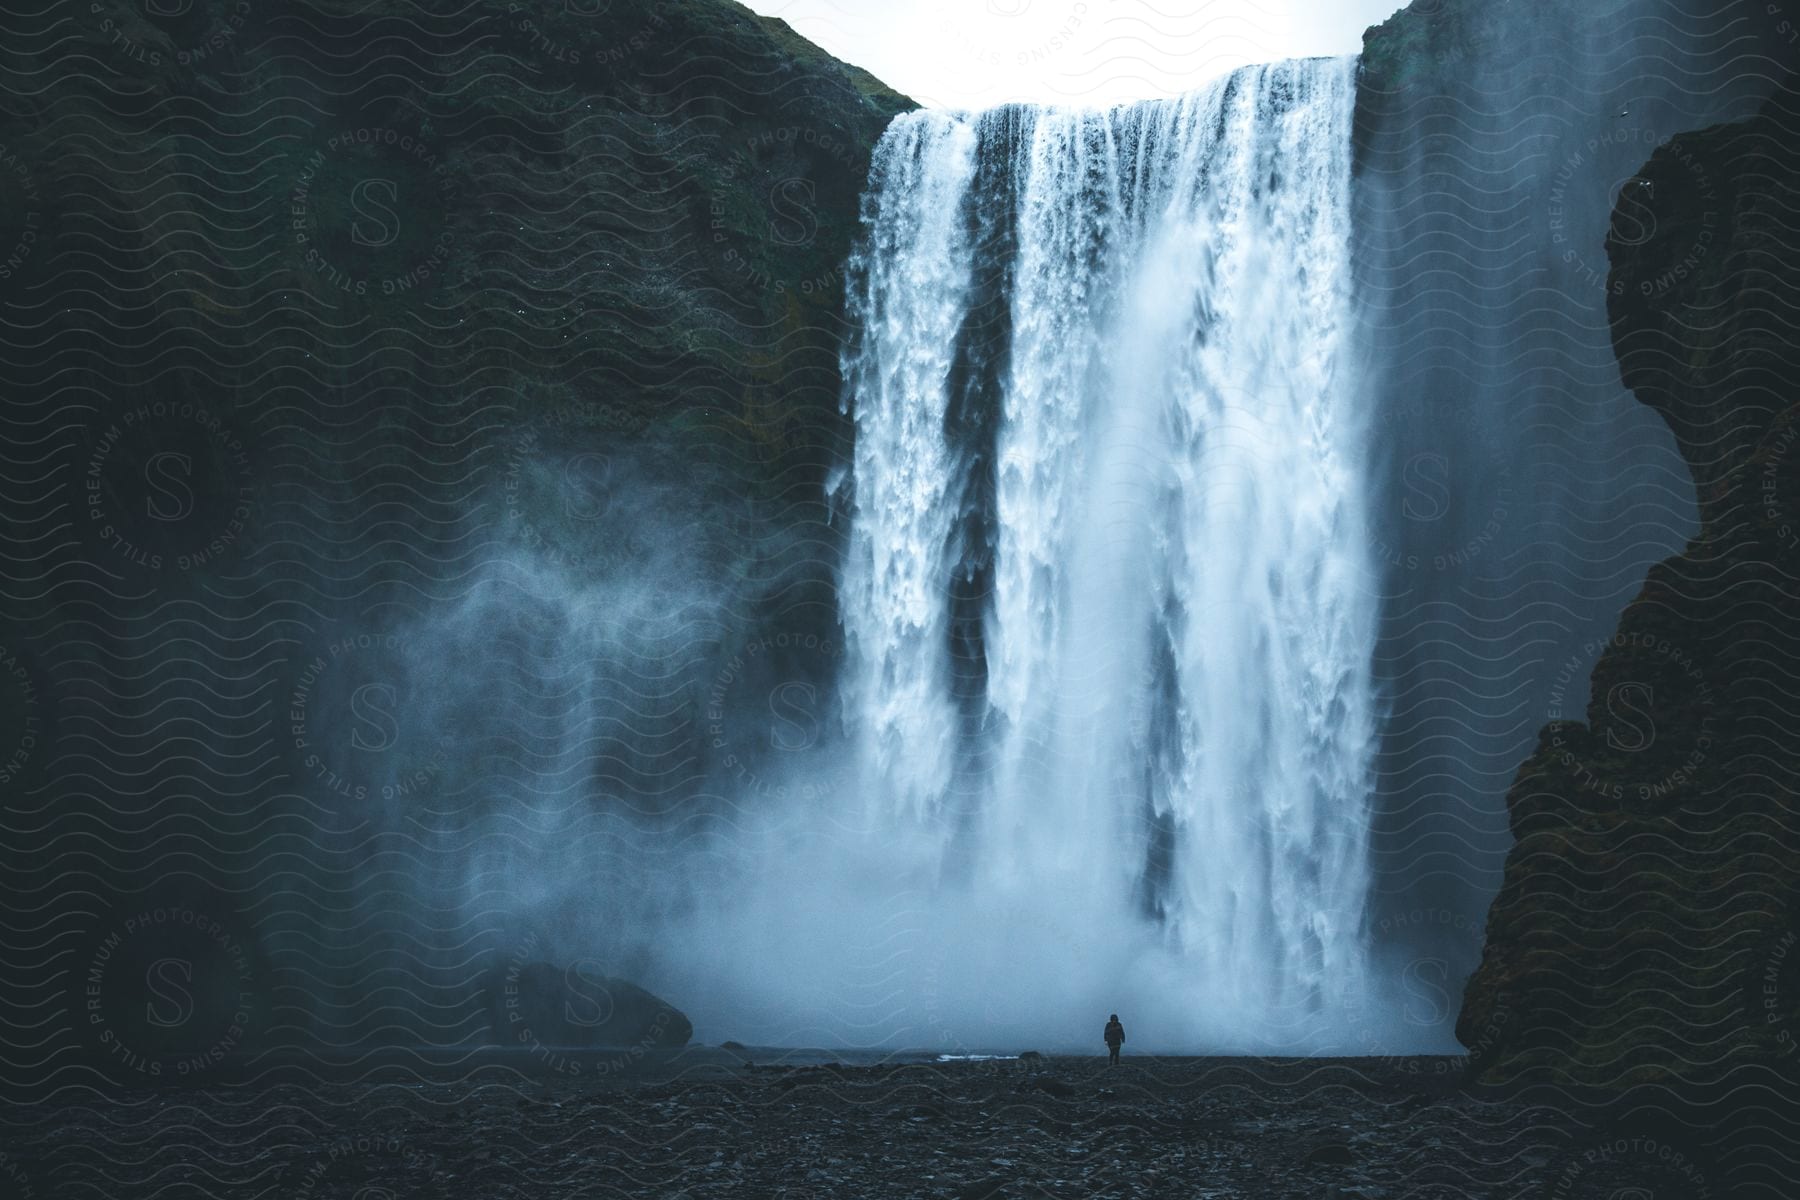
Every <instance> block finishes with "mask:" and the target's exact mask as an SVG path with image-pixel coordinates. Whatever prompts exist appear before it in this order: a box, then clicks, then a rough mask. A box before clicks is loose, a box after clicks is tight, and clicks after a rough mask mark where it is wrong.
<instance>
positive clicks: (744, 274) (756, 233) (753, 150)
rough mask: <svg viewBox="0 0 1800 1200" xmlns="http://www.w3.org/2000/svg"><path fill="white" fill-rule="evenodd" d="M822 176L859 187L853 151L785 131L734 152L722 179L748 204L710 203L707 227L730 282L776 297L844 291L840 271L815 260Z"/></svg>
mask: <svg viewBox="0 0 1800 1200" xmlns="http://www.w3.org/2000/svg"><path fill="white" fill-rule="evenodd" d="M829 171H837V172H840V173H841V174H842V175H843V177H844V178H845V179H846V180H856V181H857V183H858V184H860V179H858V178H857V177H858V176H859V175H860V173H861V168H860V165H859V162H858V159H857V154H856V151H855V149H854V148H853V147H852V146H851V145H850V143H849V142H847V141H846V140H845V139H844V138H843V137H841V136H840V135H838V134H835V133H832V132H829V131H826V130H821V129H815V128H813V127H812V126H808V125H787V126H783V127H781V128H779V129H772V130H767V131H765V132H763V133H760V134H757V135H756V136H754V137H750V138H745V139H743V140H742V141H740V142H739V143H738V144H737V146H736V147H735V148H734V149H733V151H732V155H731V167H730V170H729V172H728V175H727V177H728V178H729V179H730V180H731V181H732V184H733V188H734V190H740V189H741V190H744V191H746V192H747V194H748V196H749V198H750V200H751V202H752V203H751V205H750V207H749V209H748V211H747V213H745V212H740V209H741V208H742V207H743V206H742V204H741V202H740V201H739V200H738V199H736V198H735V197H734V196H732V195H726V194H721V195H717V196H715V197H714V198H713V200H712V202H711V204H710V206H709V213H708V223H707V226H708V233H709V236H710V237H711V239H712V244H713V248H714V252H715V253H716V254H717V255H718V256H719V260H720V261H721V262H722V263H723V264H724V266H725V268H726V270H727V271H729V272H730V273H731V274H732V276H733V277H735V278H738V279H742V280H744V281H746V282H748V283H749V284H751V285H752V286H754V287H759V288H763V289H765V290H769V291H773V292H775V293H777V294H783V295H785V294H790V293H791V294H795V295H799V296H806V297H814V296H817V297H827V298H828V297H832V296H835V295H836V294H837V292H838V291H839V290H840V289H841V288H842V287H843V284H844V273H843V265H842V264H841V263H839V262H837V261H835V258H834V259H833V260H831V261H826V260H824V259H822V258H821V256H820V255H819V254H818V253H815V252H816V251H820V250H821V249H822V247H821V246H820V244H819V237H820V234H821V232H822V231H823V229H824V226H823V224H822V222H821V220H820V212H821V197H820V195H819V181H820V175H821V173H822V172H829ZM852 186H855V185H852ZM771 245H772V246H775V247H777V248H778V249H777V251H776V252H775V253H774V254H772V255H765V254H762V253H760V252H754V250H752V251H751V252H746V251H747V249H748V248H757V247H763V246H771ZM796 268H797V269H796Z"/></svg>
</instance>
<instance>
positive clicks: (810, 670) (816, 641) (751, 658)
mask: <svg viewBox="0 0 1800 1200" xmlns="http://www.w3.org/2000/svg"><path fill="white" fill-rule="evenodd" d="M843 655H844V647H843V643H842V642H841V641H840V640H838V639H836V638H832V637H829V636H826V635H823V634H817V633H806V632H797V631H795V632H782V633H771V634H764V635H762V636H759V637H756V638H752V639H751V640H750V641H748V642H746V643H744V644H743V645H742V646H739V647H738V648H737V649H736V650H735V651H733V652H732V653H731V654H730V655H729V656H728V657H727V658H726V659H725V662H724V664H723V665H722V666H721V667H720V668H719V670H718V671H717V672H716V673H715V674H714V676H713V678H712V681H711V682H710V684H709V685H708V686H707V689H706V706H705V736H706V744H707V746H708V747H709V748H710V750H711V751H712V754H713V761H714V763H715V764H716V766H717V768H718V769H719V771H720V773H721V775H722V777H723V785H724V786H725V787H727V788H729V789H731V791H732V793H733V794H734V795H737V796H740V797H741V796H762V797H770V798H774V799H779V800H787V799H802V800H818V799H832V798H836V797H840V796H843V795H844V794H845V791H846V788H847V786H848V783H849V778H848V774H847V772H846V771H845V770H843V769H842V768H840V767H839V766H837V765H836V762H835V760H834V759H832V758H830V756H828V755H826V756H822V755H821V748H822V746H823V743H824V740H825V734H826V731H827V729H828V728H829V719H830V713H829V709H828V706H829V705H830V703H831V699H830V687H831V683H832V681H833V680H834V679H835V678H836V677H837V674H838V671H839V669H840V668H841V666H842V663H843Z"/></svg>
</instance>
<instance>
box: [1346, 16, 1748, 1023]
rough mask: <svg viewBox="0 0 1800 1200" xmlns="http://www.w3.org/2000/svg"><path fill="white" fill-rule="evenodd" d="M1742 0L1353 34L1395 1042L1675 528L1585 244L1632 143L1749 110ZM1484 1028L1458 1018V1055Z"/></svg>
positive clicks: (1466, 922)
mask: <svg viewBox="0 0 1800 1200" xmlns="http://www.w3.org/2000/svg"><path fill="white" fill-rule="evenodd" d="M1765 7H1766V6H1765V5H1763V4H1761V3H1749V2H1745V0H1734V2H1731V3H1725V4H1704V5H1684V4H1681V3H1670V2H1665V0H1612V2H1603V3H1596V4H1581V5H1568V4H1553V3H1539V2H1536V0H1504V2H1475V0H1424V2H1421V3H1415V4H1412V5H1410V6H1409V7H1407V8H1406V9H1404V10H1402V11H1400V12H1398V13H1396V14H1395V15H1394V16H1393V17H1392V18H1391V19H1389V20H1388V21H1386V22H1384V23H1383V24H1381V25H1379V26H1377V27H1375V28H1372V29H1370V30H1369V31H1368V33H1367V35H1366V38H1365V43H1364V53H1363V59H1362V74H1361V79H1360V90H1359V96H1358V111H1357V134H1356V154H1357V159H1356V163H1357V211H1356V219H1355V226H1354V227H1355V229H1356V232H1357V237H1358V244H1357V246H1356V253H1357V260H1358V263H1359V268H1358V284H1359V287H1360V289H1361V295H1360V297H1359V300H1360V307H1361V310H1362V312H1363V313H1364V327H1365V336H1366V340H1367V344H1368V346H1369V348H1370V361H1369V380H1370V386H1371V389H1372V393H1373V394H1372V396H1371V400H1370V408H1371V413H1372V419H1373V420H1374V421H1375V422H1376V428H1375V442H1376V446H1377V450H1378V453H1379V454H1380V455H1381V461H1380V462H1379V463H1378V466H1377V469H1378V471H1379V472H1380V474H1379V475H1378V480H1377V488H1378V490H1377V494H1376V497H1375V506H1374V512H1373V517H1374V521H1375V524H1376V531H1377V537H1378V538H1379V540H1380V543H1381V544H1380V547H1379V550H1380V553H1381V555H1382V560H1383V562H1384V563H1385V579H1384V593H1385V596H1384V608H1383V623H1382V628H1381V640H1380V643H1379V644H1378V647H1377V652H1376V659H1377V665H1378V670H1379V673H1380V677H1381V678H1382V680H1383V682H1384V684H1385V686H1386V689H1387V693H1388V697H1389V700H1390V706H1391V711H1392V716H1391V718H1390V720H1389V722H1388V726H1387V733H1386V736H1385V738H1384V741H1383V746H1382V755H1381V760H1380V767H1381V795H1380V799H1379V808H1380V817H1379V821H1380V823H1379V825H1378V827H1377V829H1376V830H1375V831H1374V834H1375V836H1374V839H1373V846H1374V850H1375V854H1376V868H1377V877H1378V879H1379V880H1380V881H1381V884H1380V891H1379V894H1378V895H1377V896H1376V897H1375V900H1374V904H1373V908H1372V926H1373V933H1374V936H1375V938H1376V940H1377V943H1378V945H1377V950H1378V953H1379V954H1381V955H1382V956H1384V958H1385V959H1387V960H1388V967H1389V969H1390V971H1391V974H1392V975H1393V976H1394V977H1397V978H1399V979H1401V980H1403V981H1404V982H1403V984H1402V985H1401V987H1402V990H1403V993H1404V999H1403V1000H1402V1001H1400V1002H1397V1007H1399V1008H1400V1009H1401V1011H1402V1012H1403V1014H1404V1016H1405V1018H1406V1020H1407V1022H1408V1023H1409V1025H1410V1026H1413V1027H1415V1028H1416V1041H1415V1043H1414V1048H1418V1049H1425V1048H1434V1047H1435V1048H1441V1049H1443V1050H1445V1051H1450V1050H1453V1049H1454V1048H1455V1047H1456V1041H1455V1039H1454V1037H1453V1026H1454V1025H1455V1023H1456V1019H1457V1009H1458V1004H1457V999H1456V997H1457V995H1458V994H1459V993H1460V992H1461V990H1462V985H1463V983H1464V981H1465V980H1466V978H1467V977H1468V975H1469V974H1470V973H1471V972H1472V971H1473V970H1474V969H1475V967H1476V965H1477V963H1478V961H1479V958H1480V954H1481V937H1482V930H1483V926H1484V923H1485V915H1486V913H1487V911H1488V908H1489V906H1490V904H1491V903H1492V901H1493V898H1494V897H1495V895H1496V894H1498V892H1499V890H1500V887H1501V885H1502V883H1503V880H1504V879H1505V867H1506V862H1507V855H1508V853H1509V852H1510V851H1511V849H1512V846H1513V842H1514V831H1513V829H1512V826H1511V823H1510V821H1509V816H1508V808H1507V803H1506V793H1507V790H1508V787H1509V785H1510V783H1511V782H1512V780H1513V777H1514V775H1515V773H1516V772H1517V770H1518V766H1519V763H1520V762H1521V761H1522V760H1524V759H1525V758H1526V757H1527V756H1528V755H1530V754H1531V753H1532V751H1533V748H1534V747H1535V746H1536V744H1537V741H1538V734H1539V730H1540V729H1541V728H1542V727H1543V726H1544V725H1545V724H1546V722H1549V721H1555V720H1558V719H1561V718H1568V717H1574V716H1578V715H1580V714H1581V713H1582V712H1583V711H1584V709H1585V707H1586V705H1587V702H1588V690H1589V685H1588V678H1589V675H1590V673H1591V672H1592V670H1593V666H1594V663H1595V661H1596V659H1597V658H1598V657H1599V654H1600V649H1601V647H1602V646H1603V645H1604V644H1605V643H1606V641H1607V640H1608V638H1610V637H1611V635H1612V633H1613V632H1614V628H1615V626H1616V624H1617V622H1618V615H1619V612H1620V611H1621V610H1622V609H1623V608H1624V607H1625V606H1626V605H1627V604H1629V603H1630V602H1631V600H1632V598H1633V597H1634V596H1635V595H1636V594H1637V593H1638V591H1639V589H1640V588H1641V586H1642V583H1643V579H1644V575H1645V572H1646V571H1647V570H1649V569H1650V568H1651V567H1652V565H1653V564H1655V563H1657V562H1659V561H1661V560H1662V559H1664V558H1667V557H1668V556H1669V555H1671V554H1674V553H1677V552H1679V551H1680V550H1681V548H1682V547H1683V546H1684V545H1685V544H1686V543H1687V541H1688V539H1689V538H1691V537H1692V536H1694V534H1695V533H1696V532H1697V529H1698V522H1697V515H1698V514H1697V512H1696V506H1695V497H1694V492H1693V483H1692V481H1691V479H1690V475H1689V470H1688V467H1687V465H1686V463H1685V462H1684V459H1683V452H1682V447H1681V446H1680V445H1679V443H1678V441H1677V439H1676V438H1675V437H1673V436H1672V435H1671V433H1670V430H1669V428H1668V426H1667V425H1666V424H1665V422H1664V421H1663V420H1661V419H1660V418H1659V417H1658V415H1657V414H1656V413H1654V412H1652V411H1651V410H1650V409H1648V408H1646V407H1645V406H1643V405H1641V404H1638V403H1637V402H1636V401H1635V400H1634V399H1633V398H1632V396H1631V394H1630V393H1629V391H1628V390H1627V389H1626V387H1625V385H1624V384H1623V383H1622V381H1621V379H1620V376H1619V371H1618V367H1617V363H1616V358H1615V354H1614V349H1613V335H1612V330H1611V328H1610V324H1609V319H1608V312H1607V307H1608V304H1609V302H1610V300H1611V299H1612V291H1613V285H1612V284H1611V283H1609V280H1608V264H1607V261H1606V251H1605V244H1606V239H1607V236H1608V232H1609V222H1610V220H1611V218H1610V214H1611V213H1612V212H1613V210H1614V207H1615V205H1616V204H1618V203H1620V202H1621V197H1624V198H1625V201H1624V202H1625V203H1626V204H1627V205H1629V206H1631V207H1630V209H1629V211H1630V212H1631V213H1636V212H1637V211H1638V210H1637V208H1636V207H1635V206H1636V204H1637V202H1638V198H1639V197H1638V193H1639V192H1641V190H1642V189H1639V188H1636V187H1633V186H1630V185H1631V181H1632V180H1633V179H1634V178H1635V177H1636V176H1637V174H1638V171H1639V168H1640V166H1641V164H1642V163H1643V161H1644V159H1645V158H1646V157H1648V156H1649V155H1650V153H1651V152H1652V151H1653V150H1654V149H1655V148H1656V147H1658V146H1661V145H1664V144H1666V143H1668V142H1669V140H1670V139H1671V138H1673V137H1674V136H1675V135H1677V134H1679V133H1682V132H1684V131H1687V130H1691V129H1694V128H1698V127H1703V126H1707V125H1710V124H1714V123H1717V122H1721V121H1730V120H1737V119H1742V118H1746V117H1749V116H1752V115H1754V114H1755V112H1756V111H1757V109H1758V107H1759V106H1760V104H1761V103H1762V100H1763V98H1764V96H1765V95H1766V94H1767V92H1768V90H1769V88H1770V87H1771V86H1772V81H1771V77H1772V76H1773V75H1775V74H1777V73H1778V72H1779V69H1780V68H1779V55H1780V47H1779V46H1778V45H1777V44H1776V43H1775V42H1774V41H1773V40H1772V36H1771V35H1772V33H1773V30H1772V27H1771V25H1770V24H1769V22H1770V21H1771V20H1772V18H1770V17H1769V16H1768V14H1767V13H1766V11H1765ZM1697 80H1703V81H1705V86H1698V85H1697V84H1696V82H1695V81H1697ZM1639 233H1641V229H1640V230H1639ZM1626 236H1637V235H1636V234H1631V233H1627V234H1626ZM1503 1032H1504V1031H1503V1030H1501V1029H1499V1028H1494V1029H1489V1028H1487V1027H1486V1025H1485V1024H1477V1025H1474V1026H1469V1025H1468V1024H1467V1023H1466V1022H1465V1025H1464V1027H1463V1035H1464V1037H1465V1038H1467V1039H1468V1043H1469V1045H1470V1046H1471V1047H1472V1048H1475V1049H1477V1050H1479V1051H1480V1052H1482V1053H1485V1052H1486V1051H1487V1049H1488V1048H1489V1043H1490V1042H1491V1041H1492V1040H1493V1039H1494V1038H1497V1037H1499V1036H1501V1035H1502V1033H1503ZM1434 1036H1435V1037H1436V1038H1441V1040H1434Z"/></svg>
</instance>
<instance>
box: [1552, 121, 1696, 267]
mask: <svg viewBox="0 0 1800 1200" xmlns="http://www.w3.org/2000/svg"><path fill="white" fill-rule="evenodd" d="M1628 115H1629V113H1619V114H1617V116H1618V117H1619V118H1623V117H1625V116H1628ZM1673 141H1674V138H1673V137H1672V136H1670V135H1665V134H1659V133H1657V132H1655V131H1654V130H1651V129H1647V128H1644V127H1642V126H1636V125H1628V126H1623V127H1620V128H1616V129H1609V130H1607V131H1606V132H1605V133H1601V134H1596V135H1594V136H1593V137H1590V138H1588V139H1586V140H1585V141H1583V142H1582V143H1581V144H1580V145H1578V146H1576V147H1574V148H1573V149H1572V150H1570V151H1569V152H1568V154H1567V155H1565V156H1564V158H1563V161H1562V163H1561V165H1560V166H1559V167H1558V168H1557V170H1556V173H1555V175H1554V176H1553V177H1552V178H1551V181H1550V197H1549V206H1548V211H1549V232H1550V246H1551V250H1552V252H1553V253H1554V254H1555V255H1556V257H1557V259H1558V261H1560V262H1561V263H1562V264H1563V265H1564V266H1565V267H1568V268H1570V269H1571V270H1572V271H1573V273H1574V276H1575V279H1576V281H1577V282H1578V283H1579V284H1580V285H1581V286H1583V287H1584V288H1589V289H1592V290H1594V291H1597V292H1599V293H1601V294H1604V295H1613V296H1620V295H1623V294H1624V293H1625V292H1626V290H1627V285H1626V283H1625V281H1624V280H1613V279H1610V278H1609V274H1610V264H1609V263H1608V262H1607V260H1606V246H1605V245H1602V244H1600V243H1598V242H1595V243H1594V244H1591V245H1590V244H1589V239H1588V238H1587V236H1586V235H1585V234H1584V233H1583V232H1582V231H1581V230H1579V229H1577V228H1576V224H1575V223H1576V221H1577V220H1578V215H1577V214H1579V213H1582V212H1585V211H1586V205H1585V203H1584V200H1585V197H1584V196H1583V195H1582V194H1581V192H1580V190H1579V188H1578V185H1579V184H1580V183H1581V182H1582V181H1583V179H1584V178H1585V177H1588V176H1591V174H1592V173H1593V172H1595V171H1598V170H1602V169H1604V163H1605V161H1606V160H1607V159H1608V158H1609V157H1610V154H1609V152H1610V151H1612V150H1614V149H1616V148H1619V147H1641V148H1642V154H1641V155H1639V156H1637V161H1636V162H1634V163H1633V164H1632V165H1631V167H1630V169H1629V173H1628V174H1626V175H1624V176H1623V177H1621V178H1618V179H1616V180H1614V181H1613V182H1612V184H1611V186H1610V187H1609V189H1608V192H1607V195H1608V197H1609V199H1610V200H1611V202H1612V207H1611V209H1610V210H1609V212H1610V216H1609V217H1608V222H1609V224H1608V228H1607V231H1606V238H1605V241H1606V243H1607V244H1610V245H1619V246H1627V247H1639V246H1647V245H1649V244H1650V243H1651V242H1652V241H1654V240H1656V238H1657V235H1658V234H1659V232H1661V230H1662V226H1663V217H1662V215H1661V214H1662V213H1663V212H1664V211H1665V210H1666V209H1667V208H1668V200H1669V197H1667V196H1666V195H1665V196H1663V197H1658V195H1657V193H1656V187H1657V185H1656V183H1655V182H1654V181H1652V180H1651V179H1648V178H1645V177H1644V175H1643V166H1644V164H1645V162H1647V161H1648V160H1649V159H1650V158H1651V157H1652V156H1653V155H1654V154H1655V153H1656V152H1657V151H1660V150H1663V149H1666V148H1667V147H1669V146H1670V145H1671V144H1672V142H1673ZM1665 157H1666V158H1672V160H1673V161H1674V162H1676V163H1678V164H1679V165H1680V166H1681V167H1682V169H1683V170H1684V171H1685V172H1686V173H1687V176H1688V186H1689V188H1691V189H1692V190H1691V192H1690V197H1691V196H1694V195H1697V196H1699V197H1700V199H1701V201H1702V202H1703V205H1704V207H1703V208H1702V209H1701V211H1700V214H1699V222H1698V227H1697V228H1696V230H1695V231H1694V234H1693V238H1692V240H1691V243H1690V244H1688V245H1687V246H1686V248H1685V249H1681V248H1671V247H1665V248H1664V250H1663V251H1662V252H1661V253H1660V254H1659V255H1658V259H1659V261H1660V263H1661V268H1660V270H1659V271H1658V272H1657V273H1656V274H1655V275H1654V276H1652V277H1649V278H1645V279H1641V280H1639V282H1638V284H1637V286H1636V290H1637V291H1638V292H1639V293H1640V294H1641V295H1646V296H1661V295H1665V294H1667V293H1670V292H1672V291H1676V290H1678V289H1679V288H1681V287H1682V286H1684V285H1685V284H1686V283H1687V282H1688V281H1689V280H1690V279H1691V278H1692V277H1693V276H1694V274H1695V273H1696V272H1698V271H1699V269H1700V267H1701V266H1702V265H1703V263H1704V262H1705V260H1706V258H1707V257H1708V256H1709V255H1710V254H1711V253H1712V252H1713V250H1714V249H1715V248H1716V245H1715V244H1716V242H1717V240H1718V237H1719V230H1720V226H1721V223H1722V212H1721V210H1720V208H1719V203H1720V194H1719V188H1718V184H1717V182H1716V181H1715V180H1714V179H1713V178H1712V176H1711V173H1710V172H1708V170H1707V169H1706V164H1705V162H1704V161H1703V160H1702V159H1701V158H1700V157H1699V156H1698V155H1697V154H1695V153H1694V151H1693V149H1692V148H1691V146H1687V145H1683V146H1681V147H1680V148H1678V149H1677V150H1675V151H1674V152H1673V153H1672V154H1671V155H1668V156H1665ZM1663 186H1664V187H1665V189H1666V188H1668V187H1669V186H1670V185H1669V184H1668V183H1665V184H1663ZM1683 199H1684V200H1687V199H1689V197H1683Z"/></svg>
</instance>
